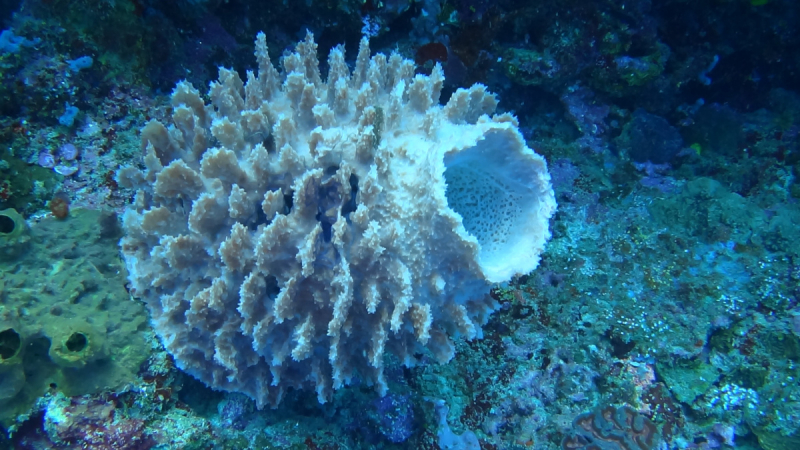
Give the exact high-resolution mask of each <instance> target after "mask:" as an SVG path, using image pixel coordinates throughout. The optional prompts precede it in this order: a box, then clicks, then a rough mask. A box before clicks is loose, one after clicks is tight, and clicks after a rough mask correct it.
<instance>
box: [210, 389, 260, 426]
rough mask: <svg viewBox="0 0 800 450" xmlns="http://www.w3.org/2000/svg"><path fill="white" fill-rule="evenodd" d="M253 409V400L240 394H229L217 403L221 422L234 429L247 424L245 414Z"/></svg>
mask: <svg viewBox="0 0 800 450" xmlns="http://www.w3.org/2000/svg"><path fill="white" fill-rule="evenodd" d="M252 410H253V401H252V400H250V399H249V398H247V397H246V396H244V395H241V394H231V395H229V396H228V397H227V398H226V399H225V400H223V401H221V402H219V404H218V405H217V412H219V417H220V419H222V422H223V423H224V424H225V425H226V426H229V427H231V428H234V429H236V430H243V429H244V428H245V427H246V426H247V420H246V414H248V413H249V412H251V411H252Z"/></svg>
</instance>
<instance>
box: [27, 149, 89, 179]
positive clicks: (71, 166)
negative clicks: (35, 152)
mask: <svg viewBox="0 0 800 450" xmlns="http://www.w3.org/2000/svg"><path fill="white" fill-rule="evenodd" d="M78 153H79V152H78V148H77V147H75V145H74V144H71V143H69V142H67V143H65V144H63V145H61V147H59V148H58V150H57V151H56V154H55V155H53V153H52V152H50V151H49V150H42V151H40V152H39V156H38V158H37V163H38V164H39V165H40V166H42V167H44V168H45V169H53V170H54V171H55V172H56V173H58V174H59V175H63V176H65V177H68V176H70V175H74V174H75V173H77V172H78V170H80V166H79V165H78V163H76V162H75V159H77V158H78Z"/></svg>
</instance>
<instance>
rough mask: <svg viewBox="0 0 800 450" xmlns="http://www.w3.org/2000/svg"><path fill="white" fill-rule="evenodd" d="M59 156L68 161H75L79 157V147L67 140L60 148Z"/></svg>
mask: <svg viewBox="0 0 800 450" xmlns="http://www.w3.org/2000/svg"><path fill="white" fill-rule="evenodd" d="M58 156H59V157H60V158H61V159H64V160H66V161H73V160H74V159H75V158H77V157H78V149H77V147H75V145H73V144H70V143H69V142H67V143H66V144H64V145H62V146H61V147H59V149H58Z"/></svg>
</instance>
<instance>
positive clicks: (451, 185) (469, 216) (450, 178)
mask: <svg viewBox="0 0 800 450" xmlns="http://www.w3.org/2000/svg"><path fill="white" fill-rule="evenodd" d="M481 162H484V163H485V161H482V160H481V159H479V158H474V159H472V161H470V162H464V163H460V164H457V165H454V166H452V167H448V168H447V170H446V171H445V173H444V176H445V179H446V180H447V204H448V206H450V208H452V209H453V210H454V211H455V212H457V213H458V214H460V215H461V217H462V220H463V224H464V228H465V229H466V230H467V232H468V233H469V234H471V235H473V236H475V238H476V239H478V242H479V243H480V244H481V249H482V252H484V254H485V255H487V256H488V255H489V254H492V255H496V256H498V257H500V256H501V255H500V253H501V252H502V250H503V249H504V248H505V246H506V244H507V243H508V242H509V238H510V237H511V232H512V230H513V228H514V225H515V224H516V223H517V221H519V220H520V219H521V217H522V211H521V209H520V207H519V204H520V200H521V199H520V195H519V194H518V193H517V192H515V191H514V190H513V189H511V187H510V186H509V185H508V184H506V183H505V182H503V180H502V179H501V174H498V173H494V171H492V170H486V167H481Z"/></svg>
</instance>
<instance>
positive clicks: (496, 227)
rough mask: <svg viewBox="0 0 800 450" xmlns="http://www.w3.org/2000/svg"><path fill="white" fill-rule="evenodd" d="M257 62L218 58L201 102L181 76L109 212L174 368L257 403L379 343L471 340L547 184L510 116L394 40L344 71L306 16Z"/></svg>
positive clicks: (542, 202) (535, 229)
mask: <svg viewBox="0 0 800 450" xmlns="http://www.w3.org/2000/svg"><path fill="white" fill-rule="evenodd" d="M256 59H257V61H258V66H259V67H258V73H257V74H256V73H254V72H248V73H247V82H246V83H245V82H243V81H242V80H241V79H240V78H239V76H238V74H237V73H236V72H234V71H231V70H227V69H220V75H219V80H218V81H216V82H214V83H212V84H211V88H210V91H209V98H210V99H211V103H210V104H208V105H206V104H204V102H203V100H202V97H201V96H200V93H199V92H198V91H197V90H196V89H194V88H193V87H192V86H191V85H190V84H188V83H186V82H182V83H179V84H178V85H177V86H176V88H175V91H174V92H173V95H172V104H173V112H172V121H171V123H168V124H162V123H160V122H157V121H151V122H150V123H148V124H147V125H146V126H145V127H144V129H143V130H142V150H143V160H142V165H141V166H140V167H125V168H122V169H120V171H119V172H118V174H117V181H118V183H119V184H120V185H121V186H123V187H128V188H132V189H134V190H136V195H135V198H134V200H133V202H132V204H131V205H130V207H129V208H128V210H127V211H126V213H125V214H124V216H123V222H124V227H125V230H126V236H125V237H124V238H123V239H122V242H121V246H122V252H123V255H124V257H125V260H126V263H127V267H128V271H129V278H130V283H131V292H132V293H133V295H135V296H136V297H138V298H141V299H142V300H143V301H145V302H146V304H147V305H148V308H149V310H150V313H151V316H152V321H153V326H154V328H155V330H156V332H157V333H158V334H159V336H160V337H161V338H162V341H163V343H164V346H165V348H166V349H167V350H168V351H169V352H170V353H171V354H172V355H173V356H174V358H175V362H176V363H177V364H178V366H179V367H180V368H181V369H183V370H185V371H186V372H188V373H189V374H191V375H193V376H195V377H197V378H198V379H200V380H202V381H203V382H205V383H206V384H208V385H209V386H211V387H212V388H215V389H224V390H228V391H234V392H241V393H244V394H246V395H249V396H250V397H252V398H253V399H255V400H256V402H257V404H258V406H259V407H263V406H265V405H267V404H270V405H273V406H274V405H277V404H278V403H279V402H280V400H281V398H282V397H283V395H284V394H285V392H286V390H287V389H288V388H297V389H313V390H315V391H316V393H317V396H318V399H319V401H320V402H325V401H327V400H329V399H330V396H331V393H332V391H333V390H334V389H338V388H340V387H342V386H344V385H347V384H350V383H351V382H354V381H356V380H361V381H363V382H366V383H369V384H371V385H374V386H375V387H376V388H377V390H378V391H379V392H380V393H385V392H386V389H387V386H386V381H385V379H384V375H383V367H384V360H385V358H390V357H394V358H397V359H398V360H399V361H400V362H401V363H403V364H405V365H408V366H411V365H413V364H414V363H415V356H414V355H415V353H423V354H424V353H427V354H429V355H431V356H433V357H434V358H435V359H436V360H437V361H440V362H446V361H448V360H450V358H452V356H453V353H454V345H453V339H457V338H466V339H473V338H479V337H481V326H482V325H484V324H485V323H486V321H487V320H488V317H489V315H490V314H491V313H492V312H493V311H494V310H495V309H497V307H498V305H497V304H496V302H495V301H494V300H492V299H491V297H490V296H489V290H490V288H491V286H492V284H493V283H497V282H504V281H508V280H509V279H511V278H512V277H513V276H514V275H518V274H525V273H528V272H530V271H532V270H533V269H535V268H536V266H537V265H538V262H539V258H540V255H541V253H542V251H543V249H544V245H545V242H546V241H547V239H548V238H549V236H550V233H549V229H548V227H549V225H548V224H549V219H550V217H551V216H552V215H553V212H554V210H555V207H556V204H555V198H554V195H553V189H552V187H551V184H550V176H549V174H548V172H547V165H546V163H545V161H544V159H543V158H542V157H541V156H539V155H537V154H536V153H535V152H534V151H533V150H531V149H530V148H528V147H527V145H526V144H525V141H524V139H523V138H522V136H521V134H520V132H519V130H518V123H517V121H516V119H515V118H514V117H513V116H511V115H509V114H500V115H492V114H493V113H494V111H495V108H496V106H497V101H496V99H495V97H494V95H492V94H490V93H488V92H487V91H486V89H485V87H484V86H482V85H480V84H476V85H474V86H472V87H471V88H469V89H459V90H457V91H456V92H455V93H454V94H453V95H452V96H451V98H450V99H449V101H448V102H447V104H446V105H444V106H441V105H439V94H440V91H441V88H442V84H443V81H444V76H443V73H442V69H441V67H440V66H438V65H437V66H436V67H435V68H434V70H433V72H432V74H431V75H429V76H425V75H415V74H414V65H413V63H412V62H411V61H408V60H405V59H403V58H402V57H401V56H399V55H397V54H392V55H391V56H389V57H386V56H385V55H383V54H377V55H374V56H370V52H369V46H368V42H367V40H366V39H364V40H362V42H361V45H360V48H359V52H358V56H357V59H356V65H355V70H353V71H352V73H351V71H350V69H349V68H348V66H347V65H346V63H345V59H344V48H343V47H341V46H339V47H336V48H334V49H332V50H331V52H330V54H329V56H328V67H329V71H328V75H327V78H326V79H325V80H323V78H322V76H321V74H320V70H319V63H318V60H317V45H316V44H315V43H314V40H313V37H312V36H311V34H310V33H309V34H308V35H307V37H306V39H305V40H304V41H302V42H300V43H299V44H298V45H297V47H296V49H295V52H294V53H291V54H289V55H287V56H284V57H283V58H282V66H283V70H282V71H281V72H280V73H279V72H278V70H276V69H275V67H273V65H272V64H271V62H270V59H269V56H268V53H267V45H266V40H265V37H264V35H263V34H259V35H258V38H257V39H256Z"/></svg>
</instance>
